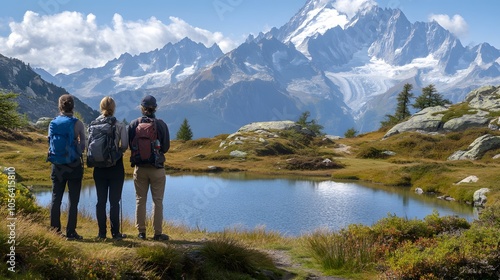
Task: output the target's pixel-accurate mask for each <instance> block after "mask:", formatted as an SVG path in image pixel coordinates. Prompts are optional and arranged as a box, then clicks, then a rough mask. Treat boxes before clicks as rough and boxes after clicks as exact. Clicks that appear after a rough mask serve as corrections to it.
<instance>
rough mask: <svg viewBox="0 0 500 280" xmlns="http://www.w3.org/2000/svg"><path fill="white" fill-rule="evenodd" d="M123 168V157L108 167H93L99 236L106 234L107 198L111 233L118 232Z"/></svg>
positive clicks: (123, 178) (123, 176)
mask: <svg viewBox="0 0 500 280" xmlns="http://www.w3.org/2000/svg"><path fill="white" fill-rule="evenodd" d="M124 180H125V170H124V168H123V159H120V160H119V161H118V162H117V163H116V165H115V166H112V167H108V168H98V167H94V182H95V187H96V192H97V204H96V207H95V208H96V217H97V225H98V226H99V236H106V203H107V201H108V198H109V220H110V225H111V234H112V235H113V236H115V235H116V234H119V233H120V200H121V199H122V189H123V182H124Z"/></svg>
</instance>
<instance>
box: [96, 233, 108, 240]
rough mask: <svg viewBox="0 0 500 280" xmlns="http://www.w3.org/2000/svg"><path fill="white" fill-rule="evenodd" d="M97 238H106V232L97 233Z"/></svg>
mask: <svg viewBox="0 0 500 280" xmlns="http://www.w3.org/2000/svg"><path fill="white" fill-rule="evenodd" d="M97 239H106V234H100V233H99V234H98V235H97Z"/></svg>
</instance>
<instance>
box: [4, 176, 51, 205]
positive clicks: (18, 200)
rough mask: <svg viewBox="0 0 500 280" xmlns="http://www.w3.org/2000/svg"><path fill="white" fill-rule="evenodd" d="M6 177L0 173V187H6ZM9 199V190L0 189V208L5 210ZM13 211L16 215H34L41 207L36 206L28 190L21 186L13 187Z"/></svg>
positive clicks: (5, 188)
mask: <svg viewBox="0 0 500 280" xmlns="http://www.w3.org/2000/svg"><path fill="white" fill-rule="evenodd" d="M7 178H8V177H7V175H5V174H3V173H0V186H8V185H9V184H8V180H7ZM9 199H12V197H10V193H9V188H7V187H2V188H0V206H1V207H2V208H5V209H6V208H7V204H8V202H9ZM14 199H15V211H16V212H17V213H24V214H34V213H38V212H40V210H41V207H40V206H38V205H37V204H36V201H35V197H34V196H33V194H32V193H31V191H30V190H29V189H27V188H26V187H25V186H23V185H21V184H16V185H15V197H14Z"/></svg>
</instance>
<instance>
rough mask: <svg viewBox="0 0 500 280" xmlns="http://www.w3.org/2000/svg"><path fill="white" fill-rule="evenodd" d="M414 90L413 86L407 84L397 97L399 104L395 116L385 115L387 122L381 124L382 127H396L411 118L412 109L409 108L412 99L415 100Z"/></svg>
mask: <svg viewBox="0 0 500 280" xmlns="http://www.w3.org/2000/svg"><path fill="white" fill-rule="evenodd" d="M412 89H413V85H412V84H408V83H406V84H405V85H404V86H403V90H402V91H401V92H400V93H399V94H398V97H397V101H398V104H397V106H396V112H395V113H394V115H385V120H383V121H381V122H380V124H381V127H390V126H394V125H396V124H398V123H400V122H402V121H404V120H405V119H406V118H408V117H409V116H411V113H410V109H409V108H408V107H409V105H410V101H411V99H412V98H413V93H412V92H411V90H412Z"/></svg>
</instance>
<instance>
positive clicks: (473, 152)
mask: <svg viewBox="0 0 500 280" xmlns="http://www.w3.org/2000/svg"><path fill="white" fill-rule="evenodd" d="M498 147H500V136H493V135H490V134H486V135H483V136H481V137H479V138H477V139H476V140H474V142H472V144H470V145H469V147H468V149H467V150H466V151H457V152H455V153H454V154H453V155H451V156H450V157H448V160H477V159H480V158H481V157H482V156H483V155H484V153H486V152H487V151H489V150H491V149H496V148H498Z"/></svg>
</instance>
